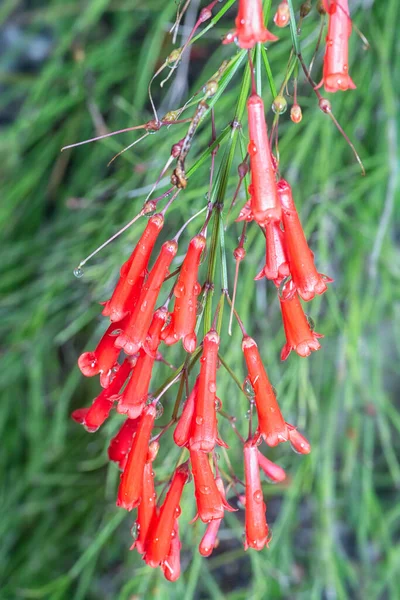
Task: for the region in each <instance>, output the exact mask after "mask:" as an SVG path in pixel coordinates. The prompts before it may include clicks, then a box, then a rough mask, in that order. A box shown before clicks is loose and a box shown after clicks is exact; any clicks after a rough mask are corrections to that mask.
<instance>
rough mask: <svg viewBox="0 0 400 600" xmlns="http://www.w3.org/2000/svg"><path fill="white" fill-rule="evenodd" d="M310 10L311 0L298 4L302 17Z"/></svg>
mask: <svg viewBox="0 0 400 600" xmlns="http://www.w3.org/2000/svg"><path fill="white" fill-rule="evenodd" d="M310 11H311V0H306V2H303V4H302V5H301V6H300V17H301V18H302V19H304V17H306V16H307V15H308V14H309V13H310Z"/></svg>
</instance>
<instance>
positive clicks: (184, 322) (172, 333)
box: [162, 235, 206, 352]
mask: <svg viewBox="0 0 400 600" xmlns="http://www.w3.org/2000/svg"><path fill="white" fill-rule="evenodd" d="M205 246H206V239H205V237H204V236H202V235H196V237H194V238H193V239H192V241H191V242H190V244H189V249H188V251H187V254H186V257H185V260H184V261H183V263H182V266H181V270H180V274H179V277H178V281H177V283H176V285H175V287H174V296H175V305H174V310H173V312H172V315H171V322H170V323H169V325H168V326H167V327H166V328H165V329H164V331H163V334H162V339H163V340H164V342H165V343H166V344H167V345H168V346H169V345H171V344H175V343H176V342H178V341H179V340H180V339H181V340H182V343H183V347H184V348H185V350H186V352H193V351H194V350H195V348H196V345H197V338H196V333H195V327H196V308H197V297H198V295H199V294H200V291H201V286H200V284H199V283H198V281H197V273H198V270H199V266H200V259H201V254H202V252H203V250H204V248H205Z"/></svg>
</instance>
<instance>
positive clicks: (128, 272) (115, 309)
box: [103, 214, 164, 321]
mask: <svg viewBox="0 0 400 600" xmlns="http://www.w3.org/2000/svg"><path fill="white" fill-rule="evenodd" d="M163 225H164V217H163V216H162V215H159V214H156V215H153V216H152V217H151V218H150V219H149V221H148V223H147V225H146V228H145V230H144V232H143V234H142V236H141V238H140V239H139V241H138V243H137V244H136V246H135V249H134V250H133V252H132V254H131V256H130V258H129V259H128V260H127V261H126V262H125V263H124V264H123V265H122V267H121V271H120V277H119V280H118V283H117V285H116V286H115V289H114V292H113V294H112V296H111V298H110V299H109V300H107V302H106V303H105V306H104V309H103V315H104V316H106V317H110V321H120V320H121V319H122V318H123V317H125V315H126V314H128V313H129V312H132V311H133V309H134V308H135V306H136V303H137V301H138V298H139V295H140V291H141V289H142V285H143V281H144V278H145V274H146V269H147V265H148V262H149V259H150V255H151V253H152V250H153V248H154V244H155V243H156V241H157V237H158V235H159V233H160V231H161V229H162V227H163Z"/></svg>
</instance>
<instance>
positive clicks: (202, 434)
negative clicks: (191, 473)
mask: <svg viewBox="0 0 400 600" xmlns="http://www.w3.org/2000/svg"><path fill="white" fill-rule="evenodd" d="M218 349H219V335H218V333H217V332H216V331H215V330H214V329H211V330H210V331H209V332H208V333H207V335H205V336H204V341H203V354H202V356H201V358H200V375H199V386H198V391H197V396H196V400H195V406H194V414H193V419H192V425H191V434H190V439H189V446H190V449H191V450H202V451H203V452H211V451H212V450H213V449H214V446H215V444H216V443H218V444H219V445H225V444H224V442H222V440H220V439H219V437H218V432H217V412H216V402H217V396H216V391H217V383H216V381H217V364H218Z"/></svg>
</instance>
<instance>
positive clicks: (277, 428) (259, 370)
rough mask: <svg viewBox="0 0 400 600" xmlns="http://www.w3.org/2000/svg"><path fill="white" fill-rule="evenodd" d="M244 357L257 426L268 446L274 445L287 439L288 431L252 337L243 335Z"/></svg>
mask: <svg viewBox="0 0 400 600" xmlns="http://www.w3.org/2000/svg"><path fill="white" fill-rule="evenodd" d="M242 349H243V354H244V358H245V360H246V365H247V369H248V372H249V379H250V383H251V385H252V387H253V390H254V394H255V403H256V409H257V416H258V428H259V432H260V434H261V435H262V437H263V438H264V439H265V441H266V442H267V444H268V446H276V445H277V444H279V443H280V442H286V441H287V440H288V439H289V431H288V428H287V425H286V422H285V420H284V418H283V416H282V413H281V411H280V408H279V405H278V401H277V399H276V396H275V392H274V389H273V387H272V385H271V384H270V382H269V379H268V375H267V372H266V371H265V368H264V365H263V364H262V360H261V357H260V353H259V351H258V347H257V344H256V342H255V340H253V338H251V337H248V336H245V337H244V338H243V342H242Z"/></svg>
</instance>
